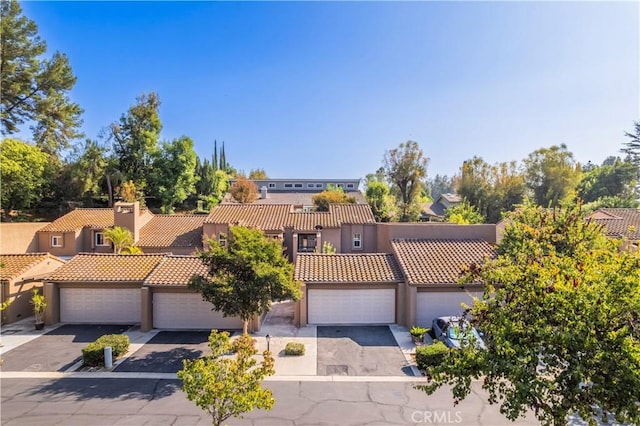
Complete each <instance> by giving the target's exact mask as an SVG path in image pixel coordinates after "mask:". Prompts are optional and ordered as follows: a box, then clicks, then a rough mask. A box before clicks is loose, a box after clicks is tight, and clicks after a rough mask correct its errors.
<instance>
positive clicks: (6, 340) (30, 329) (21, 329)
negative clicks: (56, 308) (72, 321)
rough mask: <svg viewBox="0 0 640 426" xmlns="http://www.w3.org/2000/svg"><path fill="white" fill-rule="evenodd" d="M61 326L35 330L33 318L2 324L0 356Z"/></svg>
mask: <svg viewBox="0 0 640 426" xmlns="http://www.w3.org/2000/svg"><path fill="white" fill-rule="evenodd" d="M61 325H62V324H56V325H49V326H46V327H45V328H43V329H42V330H36V329H35V318H34V317H33V316H31V317H27V318H23V319H21V320H20V321H16V322H14V323H11V324H7V325H4V324H3V325H2V329H1V330H0V355H2V354H5V353H7V352H9V351H10V350H11V349H15V348H17V347H18V346H21V345H24V344H25V343H27V342H30V341H32V340H33V339H35V338H37V337H40V336H42V335H43V334H45V333H48V332H50V331H52V330H55V329H56V328H58V327H60V326H61Z"/></svg>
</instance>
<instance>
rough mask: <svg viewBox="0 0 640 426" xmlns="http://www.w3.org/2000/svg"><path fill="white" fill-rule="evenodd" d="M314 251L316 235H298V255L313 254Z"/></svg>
mask: <svg viewBox="0 0 640 426" xmlns="http://www.w3.org/2000/svg"><path fill="white" fill-rule="evenodd" d="M315 250H316V234H300V235H298V253H313V252H314V251H315Z"/></svg>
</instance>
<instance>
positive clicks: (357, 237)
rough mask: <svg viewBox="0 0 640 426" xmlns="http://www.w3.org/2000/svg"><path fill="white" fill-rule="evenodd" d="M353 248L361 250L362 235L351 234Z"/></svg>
mask: <svg viewBox="0 0 640 426" xmlns="http://www.w3.org/2000/svg"><path fill="white" fill-rule="evenodd" d="M353 248H354V249H361V248H362V235H361V234H360V233H359V232H357V233H355V234H353Z"/></svg>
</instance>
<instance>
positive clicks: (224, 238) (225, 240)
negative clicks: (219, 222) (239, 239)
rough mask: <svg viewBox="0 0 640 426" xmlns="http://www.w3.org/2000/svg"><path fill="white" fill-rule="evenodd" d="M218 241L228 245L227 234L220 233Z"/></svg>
mask: <svg viewBox="0 0 640 426" xmlns="http://www.w3.org/2000/svg"><path fill="white" fill-rule="evenodd" d="M218 242H219V243H220V245H221V246H222V247H226V246H227V236H226V235H225V234H220V235H218Z"/></svg>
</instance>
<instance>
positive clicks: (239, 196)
mask: <svg viewBox="0 0 640 426" xmlns="http://www.w3.org/2000/svg"><path fill="white" fill-rule="evenodd" d="M229 193H230V194H231V196H232V197H233V199H234V200H236V201H237V202H239V203H243V204H249V203H253V202H254V201H256V200H257V199H258V187H257V186H256V184H255V183H253V182H252V181H250V180H249V179H247V178H246V177H244V176H240V177H238V179H236V181H235V182H234V183H233V185H231V187H230V188H229Z"/></svg>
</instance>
